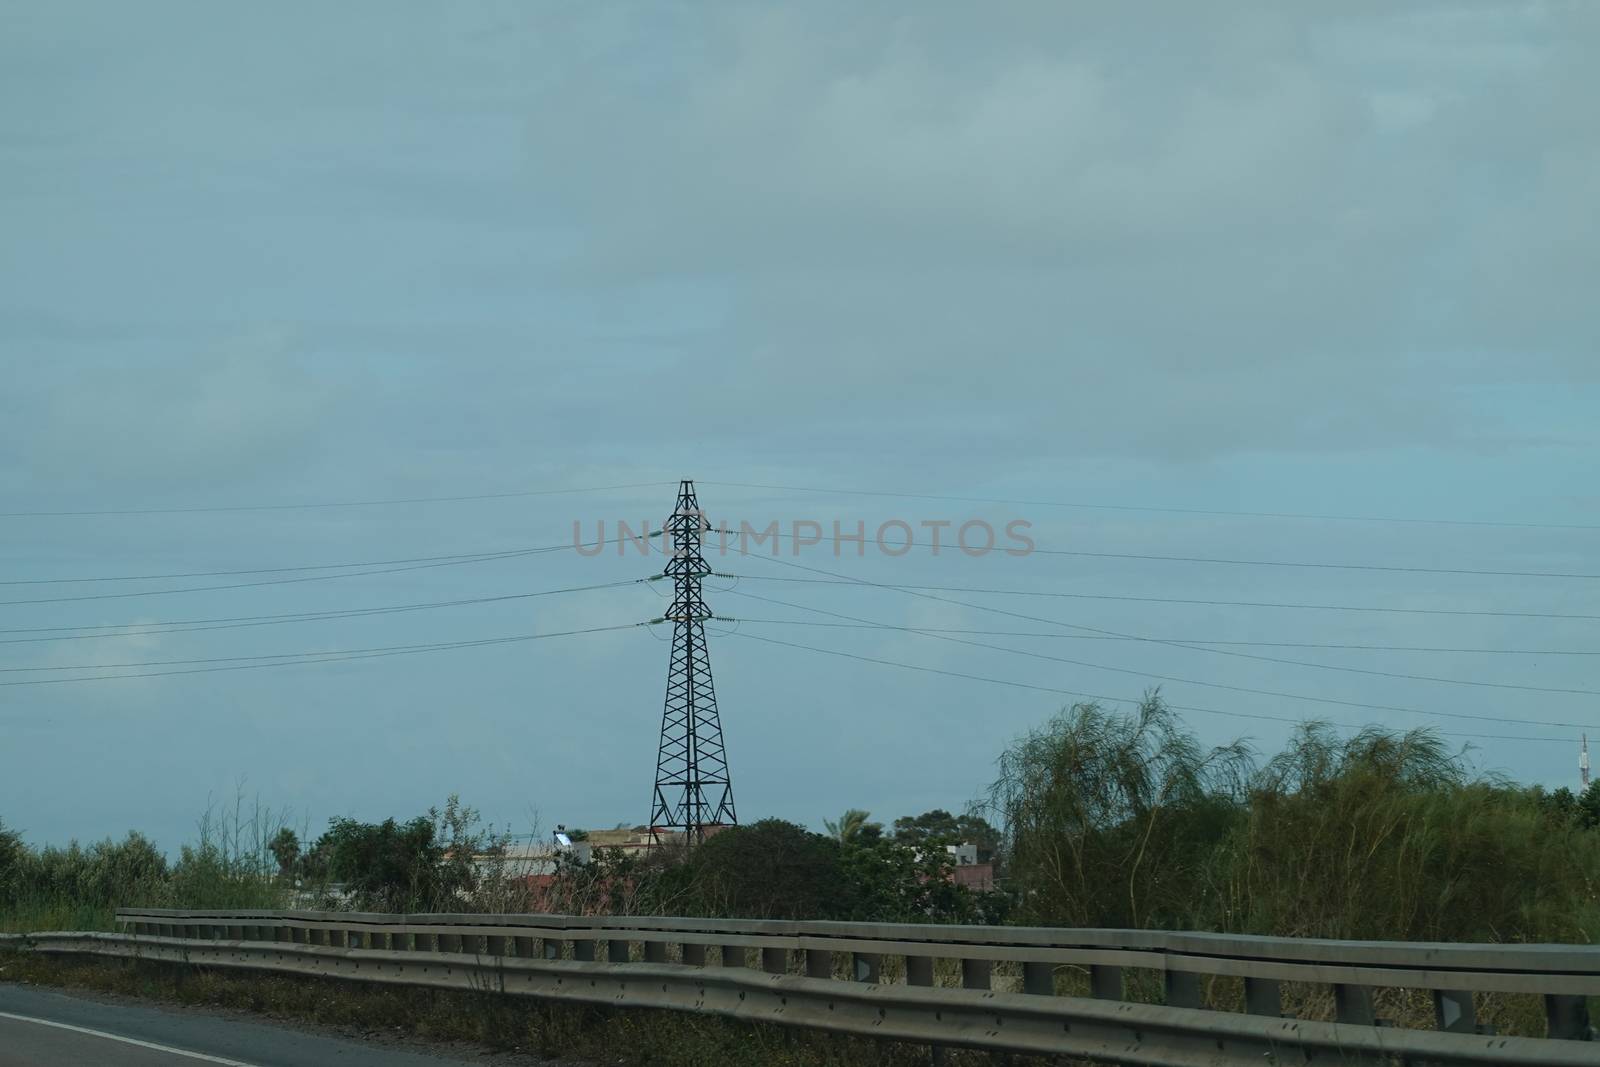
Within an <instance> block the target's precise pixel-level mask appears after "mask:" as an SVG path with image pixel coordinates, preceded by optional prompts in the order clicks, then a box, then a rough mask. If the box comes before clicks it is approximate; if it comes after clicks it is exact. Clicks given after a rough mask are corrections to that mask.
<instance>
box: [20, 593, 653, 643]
mask: <svg viewBox="0 0 1600 1067" xmlns="http://www.w3.org/2000/svg"><path fill="white" fill-rule="evenodd" d="M656 580H657V579H656V578H653V577H652V578H624V579H621V580H619V581H615V582H599V583H596V584H594V585H574V586H567V587H565V588H561V589H540V590H535V591H533V592H525V593H501V594H499V595H496V596H480V597H465V598H462V599H459V600H433V601H424V602H421V603H415V604H393V605H385V606H381V607H373V608H339V609H336V610H332V611H307V612H289V613H285V614H279V615H239V616H233V617H229V618H220V619H196V620H188V621H176V622H150V623H116V624H108V625H102V626H41V627H33V628H24V629H12V630H0V633H46V632H54V633H56V634H57V636H53V637H13V638H5V639H0V645H17V644H36V643H39V642H43V641H90V640H98V639H103V638H114V637H154V636H156V635H159V634H189V633H203V632H205V631H207V630H236V629H244V628H247V627H254V626H275V625H282V624H285V623H295V622H322V621H325V620H329V619H348V618H362V617H365V616H368V615H392V614H399V613H402V612H410V611H427V610H433V609H437V608H454V607H464V606H467V605H476V604H495V603H499V602H501V601H507V600H526V599H529V598H531V597H541V596H555V595H557V594H561V593H584V592H589V591H592V590H597V589H617V588H621V587H623V586H628V585H640V584H644V583H647V582H653V581H656ZM141 627H162V628H161V629H147V628H144V629H142V628H141ZM64 630H110V631H112V632H110V633H88V634H84V633H74V634H62V633H60V631H64Z"/></svg>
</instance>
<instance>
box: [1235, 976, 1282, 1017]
mask: <svg viewBox="0 0 1600 1067" xmlns="http://www.w3.org/2000/svg"><path fill="white" fill-rule="evenodd" d="M1244 1010H1245V1011H1246V1012H1248V1013H1249V1014H1251V1015H1265V1016H1268V1017H1269V1018H1273V1019H1278V1018H1281V1017H1282V1016H1283V998H1282V996H1280V995H1279V992H1278V980H1277V979H1276V978H1246V979H1245V980H1244Z"/></svg>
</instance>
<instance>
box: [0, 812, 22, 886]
mask: <svg viewBox="0 0 1600 1067" xmlns="http://www.w3.org/2000/svg"><path fill="white" fill-rule="evenodd" d="M27 858H28V851H27V846H26V845H24V844H23V843H22V835H21V834H20V833H18V832H17V831H15V830H8V829H6V824H5V822H4V820H0V902H4V901H8V900H10V899H11V898H12V897H13V896H15V895H16V894H17V891H18V890H19V889H20V888H21V886H20V883H21V881H22V865H23V863H24V861H26V860H27Z"/></svg>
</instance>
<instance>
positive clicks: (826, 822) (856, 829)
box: [822, 808, 883, 844]
mask: <svg viewBox="0 0 1600 1067" xmlns="http://www.w3.org/2000/svg"><path fill="white" fill-rule="evenodd" d="M871 818H872V813H871V812H870V811H862V810H861V809H860V808H850V809H848V810H846V811H845V813H844V814H843V815H841V816H839V821H838V822H834V821H833V820H831V819H823V820H822V825H823V826H825V827H827V829H828V834H829V836H831V837H832V838H833V839H834V840H835V841H838V842H839V843H840V844H845V843H847V842H850V841H876V840H878V839H879V838H880V837H882V836H883V824H882V823H881V822H869V821H868V820H869V819H871Z"/></svg>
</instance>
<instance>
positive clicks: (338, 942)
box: [328, 930, 347, 948]
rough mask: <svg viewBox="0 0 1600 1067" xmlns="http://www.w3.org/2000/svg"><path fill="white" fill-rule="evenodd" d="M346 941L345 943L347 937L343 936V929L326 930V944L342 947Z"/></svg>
mask: <svg viewBox="0 0 1600 1067" xmlns="http://www.w3.org/2000/svg"><path fill="white" fill-rule="evenodd" d="M346 943H347V939H346V937H345V932H344V931H343V930H329V931H328V944H330V945H332V946H333V947H335V948H344V947H345V945H346Z"/></svg>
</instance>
